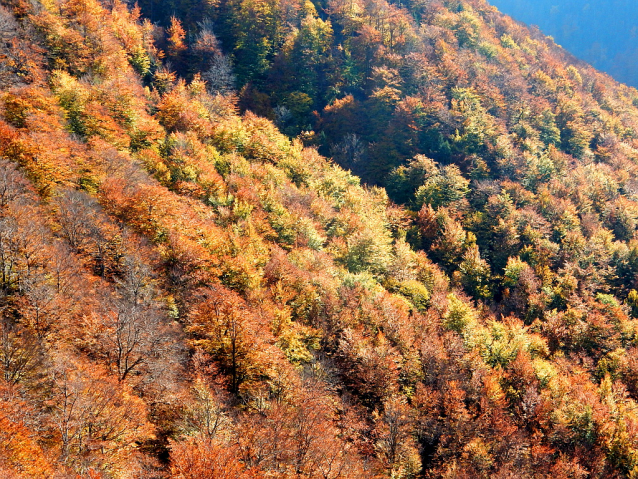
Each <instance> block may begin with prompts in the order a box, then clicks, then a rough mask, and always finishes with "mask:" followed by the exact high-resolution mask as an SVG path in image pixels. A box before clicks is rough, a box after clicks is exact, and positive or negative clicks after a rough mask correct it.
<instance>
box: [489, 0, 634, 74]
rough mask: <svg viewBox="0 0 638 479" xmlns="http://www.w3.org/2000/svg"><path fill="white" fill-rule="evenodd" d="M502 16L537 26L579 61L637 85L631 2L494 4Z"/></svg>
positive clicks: (517, 0)
mask: <svg viewBox="0 0 638 479" xmlns="http://www.w3.org/2000/svg"><path fill="white" fill-rule="evenodd" d="M491 3H492V4H493V5H494V6H496V7H498V8H499V10H501V11H502V12H504V13H507V14H509V15H511V16H512V17H514V18H516V19H517V20H519V21H521V22H525V23H527V24H528V25H538V26H539V27H540V28H541V30H543V32H544V33H545V34H547V35H551V36H553V37H554V38H555V39H556V42H558V43H559V44H561V45H562V46H563V47H565V48H566V49H567V50H569V51H570V52H572V53H574V54H575V55H576V56H578V58H582V59H583V60H585V61H587V62H588V63H591V64H592V65H593V66H595V67H596V68H598V69H600V70H602V71H605V72H607V73H609V74H610V75H612V76H613V77H614V78H615V79H617V80H618V81H621V82H623V83H627V84H629V85H632V86H636V85H638V69H637V68H636V60H637V59H638V49H637V48H636V35H637V34H638V29H637V28H636V27H637V25H638V5H636V4H635V3H634V2H632V1H630V0H611V1H609V0H596V1H591V2H580V1H577V0H563V1H561V2H560V3H558V2H555V1H553V0H536V1H531V0H493V1H492V2H491Z"/></svg>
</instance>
